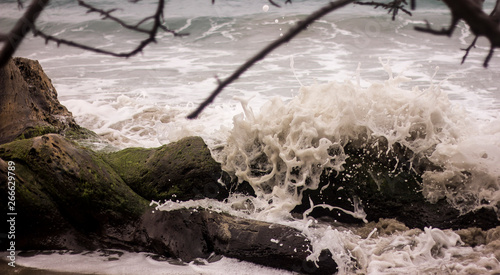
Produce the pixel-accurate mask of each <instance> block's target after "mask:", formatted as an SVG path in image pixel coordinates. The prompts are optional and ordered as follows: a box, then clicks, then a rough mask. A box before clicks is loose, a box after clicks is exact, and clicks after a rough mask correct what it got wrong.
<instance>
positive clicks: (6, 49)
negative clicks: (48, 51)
mask: <svg viewBox="0 0 500 275" xmlns="http://www.w3.org/2000/svg"><path fill="white" fill-rule="evenodd" d="M18 3H19V1H18ZM48 3H49V0H33V1H32V2H31V4H30V5H29V7H28V9H27V10H26V12H25V13H24V14H23V16H22V17H21V18H19V20H17V23H16V25H15V26H14V28H12V30H11V31H10V33H8V34H7V37H6V38H4V39H3V41H4V45H3V48H2V50H1V51H0V68H2V67H3V66H5V65H6V64H7V62H8V61H9V59H10V58H11V57H12V55H13V54H14V53H15V52H16V50H17V48H18V47H19V45H20V44H21V42H22V41H23V39H24V37H25V36H26V34H27V33H28V32H29V31H30V30H31V29H33V28H34V22H35V21H36V19H37V18H38V15H40V13H41V12H42V11H43V9H44V8H45V6H46V5H47V4H48Z"/></svg>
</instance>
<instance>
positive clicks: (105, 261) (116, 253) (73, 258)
mask: <svg viewBox="0 0 500 275" xmlns="http://www.w3.org/2000/svg"><path fill="white" fill-rule="evenodd" d="M109 252H111V255H109ZM152 256H154V255H153V254H149V253H132V252H126V251H120V250H111V251H107V252H101V251H94V252H90V251H89V252H82V253H71V252H70V251H66V252H65V251H60V252H57V251H54V253H50V254H49V253H46V254H38V255H35V256H30V257H22V256H18V257H17V258H16V264H18V265H21V266H25V267H33V268H38V269H44V270H52V271H63V272H74V273H84V274H90V273H91V274H106V275H136V274H149V275H160V274H162V275H183V274H186V275H191V274H206V275H218V274H235V275H247V274H266V275H273V274H277V273H279V274H293V273H292V272H288V271H285V270H278V269H274V268H269V267H263V266H259V265H256V264H252V263H249V262H243V261H239V260H236V259H232V258H226V257H222V258H221V259H220V260H218V261H215V262H210V263H209V262H208V261H207V260H204V259H197V260H195V261H193V262H190V263H182V262H180V261H177V260H174V259H169V260H168V259H163V260H162V261H158V260H155V259H154V258H152Z"/></svg>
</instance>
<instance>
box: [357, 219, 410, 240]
mask: <svg viewBox="0 0 500 275" xmlns="http://www.w3.org/2000/svg"><path fill="white" fill-rule="evenodd" d="M374 230H375V231H374ZM408 230H409V228H408V227H407V226H406V225H404V224H403V223H402V222H399V221H397V220H395V219H380V220H379V221H378V222H369V223H367V224H365V225H363V226H362V227H360V228H358V229H357V230H355V231H356V234H358V235H359V236H361V237H362V238H363V239H366V238H368V236H369V235H370V234H372V235H371V236H372V237H379V236H388V235H392V234H394V233H397V232H405V231H408ZM372 232H373V233H372Z"/></svg>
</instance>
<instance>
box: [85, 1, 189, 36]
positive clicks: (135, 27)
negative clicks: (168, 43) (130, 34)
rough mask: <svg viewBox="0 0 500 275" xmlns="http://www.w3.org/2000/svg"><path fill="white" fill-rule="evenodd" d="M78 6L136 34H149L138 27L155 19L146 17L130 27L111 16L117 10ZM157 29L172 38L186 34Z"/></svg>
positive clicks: (87, 5) (162, 27)
mask: <svg viewBox="0 0 500 275" xmlns="http://www.w3.org/2000/svg"><path fill="white" fill-rule="evenodd" d="M78 5H80V6H82V7H85V8H87V9H88V11H87V13H92V12H95V13H99V14H100V15H101V16H102V19H103V20H106V19H109V20H111V21H114V22H116V23H118V24H120V25H121V26H122V27H124V28H126V29H129V30H133V31H137V32H142V33H146V34H149V33H150V32H151V30H148V29H142V28H140V25H142V24H143V23H145V22H147V21H149V20H154V19H155V16H148V17H146V18H144V19H142V20H141V21H139V22H138V23H137V24H135V25H130V24H127V23H126V22H125V21H123V20H121V19H120V18H118V17H115V16H113V15H111V13H112V12H114V11H116V10H117V9H111V10H107V11H106V10H103V9H99V8H96V7H94V6H92V5H90V4H88V3H86V2H85V1H83V0H78ZM159 28H161V29H162V30H164V31H166V32H169V33H172V34H173V35H174V36H183V35H186V34H178V33H177V32H175V31H173V30H170V29H169V28H167V27H165V26H163V25H159Z"/></svg>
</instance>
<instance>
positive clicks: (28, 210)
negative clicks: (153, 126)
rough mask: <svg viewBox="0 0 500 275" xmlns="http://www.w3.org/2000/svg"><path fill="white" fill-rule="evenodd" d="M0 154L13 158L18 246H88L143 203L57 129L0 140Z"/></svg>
mask: <svg viewBox="0 0 500 275" xmlns="http://www.w3.org/2000/svg"><path fill="white" fill-rule="evenodd" d="M0 158H1V159H2V160H3V161H4V162H7V161H12V162H13V163H15V172H16V209H15V211H16V212H17V213H19V215H18V216H17V222H16V228H17V229H18V232H16V233H17V235H18V236H22V238H18V240H17V246H16V248H18V249H57V248H60V249H67V248H78V247H86V248H91V247H93V245H96V243H99V242H100V240H99V238H98V237H99V236H102V235H103V233H104V230H105V229H106V228H107V227H121V226H122V225H123V224H128V223H130V221H134V220H137V219H138V218H139V217H140V216H141V215H142V214H143V212H144V211H145V209H146V207H147V205H148V201H146V200H145V199H144V198H141V197H140V196H139V195H137V194H136V193H134V192H133V191H132V190H131V189H130V188H129V187H128V186H127V185H126V184H125V183H124V182H123V180H122V179H121V178H120V176H119V175H118V174H117V173H116V172H114V171H113V169H112V168H111V167H110V166H109V165H108V164H107V163H106V162H104V161H103V160H102V159H101V158H100V157H99V156H98V155H97V154H96V153H94V152H92V151H90V150H88V149H86V148H83V147H80V146H78V145H77V144H75V143H73V142H71V141H68V140H67V139H65V138H63V137H62V136H60V135H58V134H47V135H43V136H40V137H35V138H31V139H24V140H18V141H14V142H10V143H7V144H3V145H0ZM0 168H1V169H2V170H3V169H5V167H4V165H0ZM2 174H4V173H3V172H2ZM1 188H2V189H5V188H6V185H2V187H1ZM2 191H5V190H2ZM5 193H6V192H5ZM5 199H6V198H5V197H2V198H0V201H1V203H2V204H1V205H2V208H4V207H6V206H7V203H6V202H5ZM4 210H5V212H6V209H4ZM5 212H4V213H5ZM96 236H97V237H96Z"/></svg>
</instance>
